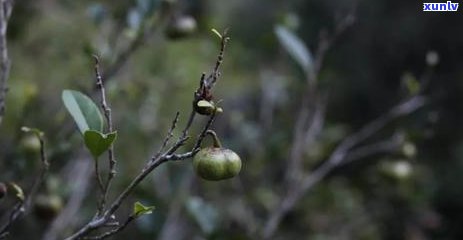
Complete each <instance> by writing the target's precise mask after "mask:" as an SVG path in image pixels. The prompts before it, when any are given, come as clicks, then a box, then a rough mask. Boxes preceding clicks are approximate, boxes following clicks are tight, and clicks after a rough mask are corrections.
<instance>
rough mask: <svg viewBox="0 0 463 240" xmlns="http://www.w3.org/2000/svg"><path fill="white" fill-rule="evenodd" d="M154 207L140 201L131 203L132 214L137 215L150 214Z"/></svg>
mask: <svg viewBox="0 0 463 240" xmlns="http://www.w3.org/2000/svg"><path fill="white" fill-rule="evenodd" d="M154 209H156V207H154V206H145V205H143V204H142V203H140V202H135V203H134V204H133V215H134V216H136V217H139V216H141V215H146V214H151V213H153V210H154Z"/></svg>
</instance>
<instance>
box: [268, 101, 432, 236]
mask: <svg viewBox="0 0 463 240" xmlns="http://www.w3.org/2000/svg"><path fill="white" fill-rule="evenodd" d="M424 104H425V98H424V97H422V96H414V97H412V98H410V99H408V100H406V101H404V102H402V103H399V104H398V105H396V106H394V107H393V108H391V109H390V110H389V111H388V112H387V113H386V114H384V115H382V116H380V117H378V118H377V119H375V120H373V121H371V122H370V123H368V124H366V125H365V126H364V127H362V128H361V129H360V130H359V131H357V132H355V133H353V134H352V135H350V136H348V137H346V138H345V139H344V140H343V141H342V142H341V143H340V144H339V145H338V146H337V147H336V149H335V150H334V151H333V153H332V154H331V155H330V157H329V158H328V159H327V160H326V161H325V162H324V163H323V164H322V165H320V166H319V167H318V168H317V169H315V170H314V171H313V172H312V173H310V174H309V175H307V176H306V177H305V178H304V179H303V180H302V181H301V182H300V183H299V184H297V186H298V187H295V188H291V189H290V190H289V191H288V193H287V194H286V195H285V197H284V198H283V200H282V202H281V203H280V207H279V208H277V210H276V211H274V212H273V213H272V214H271V216H270V218H269V220H268V221H267V222H266V224H265V227H264V230H263V236H264V238H265V239H269V238H271V237H272V236H273V234H274V233H275V231H276V229H277V228H278V225H279V224H280V222H281V220H282V218H283V217H284V215H286V214H287V213H288V212H289V211H290V210H291V209H292V208H293V207H294V205H295V204H296V203H297V202H298V201H299V199H300V198H301V197H302V196H303V195H304V194H305V193H307V192H308V191H309V190H311V189H312V187H314V186H315V185H316V184H317V183H318V182H320V181H321V180H322V179H323V178H324V177H326V176H327V175H328V174H329V173H330V172H331V171H332V170H333V169H335V168H336V167H337V166H339V165H340V164H342V163H343V161H345V160H346V159H348V154H349V153H353V154H354V155H351V157H355V155H356V154H357V157H360V156H362V155H363V156H366V155H365V151H366V150H365V149H363V150H362V148H359V149H358V150H359V151H361V152H355V151H352V152H350V150H351V149H352V148H353V147H355V146H356V145H358V144H360V143H362V142H363V141H365V140H366V139H367V138H369V137H371V136H372V135H374V134H375V133H377V132H378V131H379V130H381V129H382V128H383V127H385V126H386V125H387V124H389V123H390V122H392V121H394V120H396V119H398V118H400V117H403V116H406V115H408V114H411V113H412V112H414V111H415V110H417V109H419V108H421V107H422V106H423V105H424ZM370 147H371V146H370ZM383 147H384V146H382V145H378V146H375V147H374V148H373V150H375V151H371V150H372V149H369V150H368V153H370V154H371V153H376V152H377V151H379V150H383ZM362 152H363V153H362Z"/></svg>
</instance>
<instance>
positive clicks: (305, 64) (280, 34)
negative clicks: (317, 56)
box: [275, 25, 313, 74]
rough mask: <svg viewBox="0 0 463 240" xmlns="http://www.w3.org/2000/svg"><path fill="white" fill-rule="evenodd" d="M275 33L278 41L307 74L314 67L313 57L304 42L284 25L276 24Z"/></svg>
mask: <svg viewBox="0 0 463 240" xmlns="http://www.w3.org/2000/svg"><path fill="white" fill-rule="evenodd" d="M275 34H276V36H277V38H278V41H279V42H280V44H281V45H282V46H283V48H284V49H285V50H286V52H288V54H289V55H290V56H291V57H292V58H293V59H294V60H295V61H296V63H297V64H299V66H300V67H301V68H302V70H304V72H305V73H306V74H307V73H309V72H310V71H311V70H312V68H313V57H312V54H311V53H310V51H309V49H308V48H307V46H306V45H305V44H304V42H303V41H302V40H301V39H300V38H299V37H298V36H296V35H295V34H294V33H293V32H291V31H290V30H288V28H286V27H284V26H281V25H279V26H276V27H275Z"/></svg>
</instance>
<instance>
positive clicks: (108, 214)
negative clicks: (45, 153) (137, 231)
mask: <svg viewBox="0 0 463 240" xmlns="http://www.w3.org/2000/svg"><path fill="white" fill-rule="evenodd" d="M226 41H227V40H223V41H222V46H223V47H224V44H225V43H226ZM222 57H223V54H219V57H218V59H217V62H216V67H215V68H214V71H213V72H217V71H218V67H219V66H220V63H221V62H222V60H223V59H222ZM203 83H204V74H203V75H202V76H201V81H200V88H201V84H203ZM211 87H212V86H211ZM196 97H197V94H195V95H194V99H193V102H194V101H195V100H196V99H195V98H196ZM192 108H193V106H192ZM195 115H196V113H195V111H194V108H193V109H192V112H191V114H190V117H189V118H188V121H187V123H186V126H185V128H184V130H183V131H182V136H180V137H179V138H178V139H177V141H176V142H175V143H174V144H173V146H171V147H170V148H169V149H167V150H166V151H165V152H164V153H162V154H155V155H153V157H152V159H151V161H148V162H147V164H146V165H145V167H144V168H143V169H142V170H141V171H140V173H139V174H138V175H137V176H136V177H135V178H134V179H133V180H132V181H131V182H130V184H129V185H128V186H127V187H126V188H125V189H124V190H123V191H122V192H121V193H120V194H119V196H118V197H117V198H116V199H115V200H114V201H113V202H112V204H111V205H110V206H109V207H108V209H107V210H105V211H104V213H102V214H99V215H97V216H95V217H94V218H93V219H92V220H91V221H90V222H88V223H87V224H86V225H85V226H83V227H82V228H81V229H79V230H78V231H77V232H75V233H74V234H73V235H71V236H70V237H68V238H66V240H75V239H81V238H84V237H85V236H87V235H88V234H89V233H90V232H92V231H93V230H95V229H98V228H100V227H102V226H104V225H105V224H106V223H107V222H108V221H109V220H110V219H112V218H113V215H114V214H115V212H116V211H117V210H118V209H119V208H120V206H121V205H122V203H123V202H124V201H125V200H126V199H127V197H128V196H129V195H130V194H131V193H132V192H133V191H134V189H135V187H136V186H138V185H139V184H140V182H142V181H143V180H144V179H145V178H146V177H147V176H148V175H149V174H150V173H151V172H152V171H153V170H154V169H156V168H157V167H159V166H160V165H161V164H163V163H165V162H168V161H173V160H184V159H188V158H191V157H193V156H194V155H195V154H196V153H197V152H198V151H199V148H200V146H201V142H202V141H203V140H204V137H205V135H206V132H207V130H209V128H210V127H211V126H212V123H213V122H214V119H215V116H216V115H215V112H213V113H212V114H211V116H210V117H209V119H208V121H207V123H206V124H205V126H204V128H203V130H202V131H201V133H200V134H199V136H198V137H197V140H196V143H195V145H194V147H193V149H192V150H191V151H189V152H186V153H182V154H175V152H176V151H177V150H178V149H179V148H180V147H181V146H183V145H184V144H185V142H186V141H187V140H188V139H189V137H188V131H189V129H190V127H191V125H192V123H193V120H194V117H195ZM177 118H178V114H177V115H176V118H175V119H174V121H173V124H172V127H171V129H172V131H173V129H174V128H175V125H176V122H177ZM170 137H171V134H169V133H168V135H167V136H166V139H165V140H164V142H165V143H166V142H168V138H170ZM163 145H164V143H163ZM166 145H167V143H166ZM121 230H122V229H121Z"/></svg>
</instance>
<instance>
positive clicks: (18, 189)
mask: <svg viewBox="0 0 463 240" xmlns="http://www.w3.org/2000/svg"><path fill="white" fill-rule="evenodd" d="M10 185H11V186H12V187H13V189H14V191H15V192H16V197H17V198H18V199H19V200H21V201H24V199H25V197H24V192H23V189H22V188H21V187H20V186H18V184H16V183H14V182H12V183H10Z"/></svg>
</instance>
